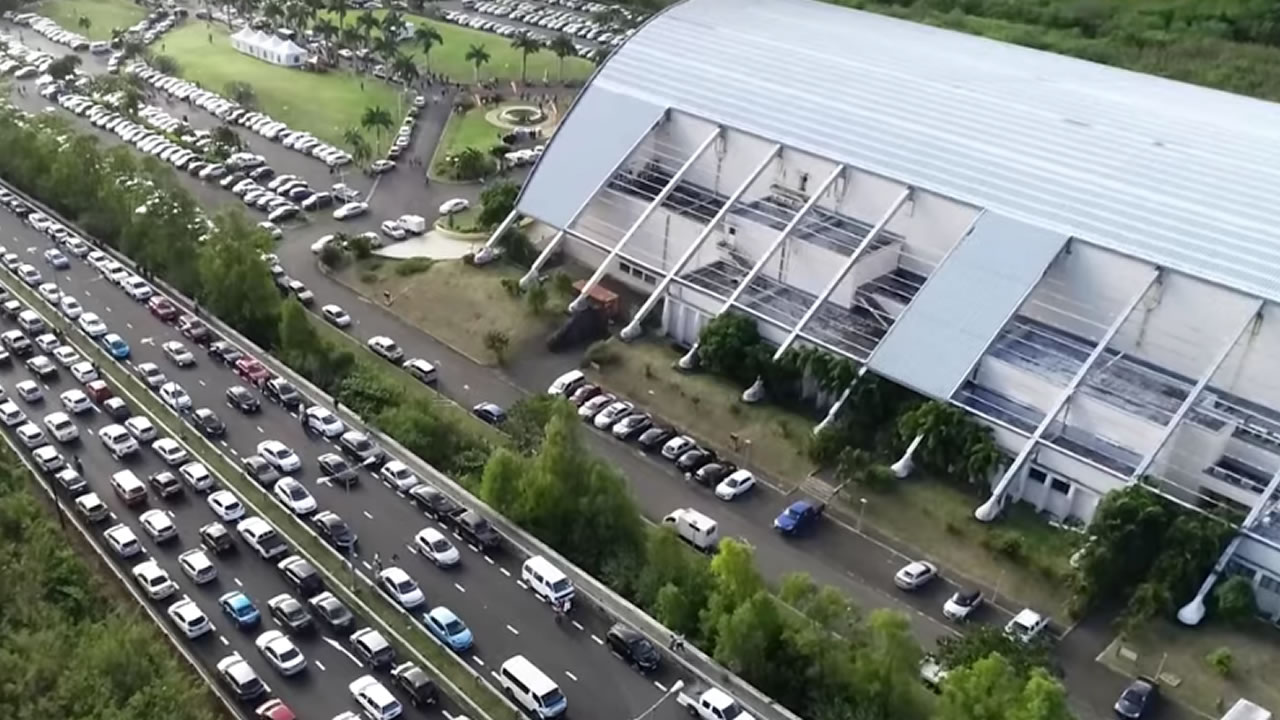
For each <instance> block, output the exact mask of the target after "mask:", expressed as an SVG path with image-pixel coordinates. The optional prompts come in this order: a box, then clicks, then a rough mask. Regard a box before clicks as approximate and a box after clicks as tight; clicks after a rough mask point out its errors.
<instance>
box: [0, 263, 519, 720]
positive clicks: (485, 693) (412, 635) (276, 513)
mask: <svg viewBox="0 0 1280 720" xmlns="http://www.w3.org/2000/svg"><path fill="white" fill-rule="evenodd" d="M4 284H5V285H7V286H8V287H9V288H10V290H11V291H12V292H13V293H14V294H15V295H17V296H19V297H21V298H22V299H23V301H24V302H25V303H26V304H27V305H28V306H29V307H31V308H35V309H37V311H39V310H40V308H41V304H42V302H43V301H41V300H40V299H39V298H37V297H36V295H35V294H34V293H32V292H31V291H30V290H29V289H27V288H25V287H19V286H18V285H17V284H12V285H11V284H9V283H4ZM41 315H44V316H45V318H46V320H49V321H50V323H51V324H52V325H54V326H56V327H59V328H60V329H61V330H62V332H63V337H64V338H66V339H67V340H68V341H69V342H73V343H74V345H75V346H76V347H78V348H79V349H80V350H81V351H85V350H86V349H87V350H88V352H87V353H85V354H86V355H87V356H89V357H91V358H92V360H93V362H94V363H95V364H96V365H97V366H98V369H99V371H100V372H101V373H102V374H103V375H105V376H106V378H107V379H109V380H110V381H111V384H112V385H113V386H115V387H116V388H117V390H118V391H119V392H122V393H127V394H128V396H129V397H130V398H132V399H135V400H136V401H137V403H138V404H140V405H142V406H143V407H142V408H135V410H140V411H142V412H145V414H147V415H149V416H151V417H152V418H153V419H154V420H156V421H157V424H159V425H161V426H163V427H165V428H172V427H173V424H172V423H171V422H169V420H170V419H171V418H173V414H172V412H171V411H170V410H169V408H168V407H166V406H164V405H163V404H162V403H161V402H160V401H159V400H158V399H156V398H155V397H154V396H153V395H152V394H151V393H150V392H149V391H148V390H147V388H146V387H144V386H143V385H142V383H141V382H140V381H139V380H138V379H137V378H136V377H134V376H133V375H132V374H129V373H127V372H124V371H123V370H122V369H121V368H120V366H119V365H117V364H116V361H115V360H114V359H113V358H111V357H108V355H107V354H106V353H105V352H103V351H102V350H101V349H100V348H99V347H98V346H97V345H95V344H93V343H91V342H77V341H75V340H71V337H72V336H71V334H72V333H74V329H73V328H71V327H70V324H69V323H67V322H66V321H65V320H64V319H63V318H62V317H61V316H60V315H56V314H54V313H44V312H41ZM78 339H79V338H76V340H78ZM173 434H174V435H175V436H176V438H177V439H178V440H179V441H180V442H182V443H183V444H185V445H186V446H187V447H189V448H191V449H192V451H194V452H195V453H196V454H197V455H198V456H199V458H200V460H201V462H203V463H204V464H205V465H206V467H208V468H209V469H210V471H212V472H213V473H214V475H216V476H219V477H221V479H222V481H223V483H224V484H226V485H227V486H229V487H230V488H231V489H233V490H235V491H236V493H238V494H239V495H241V496H242V497H246V498H251V499H252V501H253V505H254V506H256V507H257V508H259V509H260V511H261V513H262V514H263V515H264V516H265V517H266V519H267V520H268V521H269V522H271V523H272V525H274V526H275V527H276V528H277V529H278V530H280V532H281V533H283V534H284V535H285V537H287V538H288V540H289V543H290V544H291V545H292V546H293V547H294V548H295V549H297V550H299V551H300V552H302V553H303V554H305V555H306V556H307V557H309V558H310V559H311V560H313V561H314V562H316V563H317V564H318V565H320V566H321V567H322V568H323V569H324V570H325V571H326V572H327V573H328V574H329V575H330V576H331V577H333V578H336V579H343V578H346V579H347V580H348V581H349V582H350V584H348V585H343V584H341V583H339V586H338V587H331V588H330V590H332V591H333V592H335V593H336V594H338V595H339V596H342V598H343V600H344V601H347V602H348V603H349V604H350V598H352V597H356V598H359V599H360V601H361V602H362V603H364V604H365V605H366V606H367V607H369V608H370V609H371V610H372V611H373V612H374V614H376V615H377V616H378V620H379V621H380V622H381V623H382V624H384V625H386V626H387V627H390V628H394V629H395V630H396V631H397V632H398V633H400V634H401V637H403V638H405V640H406V641H407V642H408V643H409V644H410V645H411V646H412V647H413V649H414V650H415V651H417V652H418V653H419V654H421V655H422V656H423V657H425V658H426V659H427V661H428V662H430V663H431V664H432V665H433V666H434V667H435V668H436V669H437V670H438V671H439V672H440V673H441V674H443V675H444V676H445V677H446V678H448V680H449V681H450V682H451V683H453V684H454V685H455V686H457V687H458V688H459V689H462V690H465V691H467V699H468V700H470V701H471V702H472V703H473V704H474V705H475V707H476V708H477V709H479V710H480V711H481V712H483V713H484V714H485V715H486V716H488V717H489V718H491V719H492V720H501V719H503V718H509V717H511V709H510V708H509V707H508V706H507V705H506V704H505V703H504V702H503V701H502V699H501V698H500V697H499V696H498V695H497V694H496V693H495V692H494V691H493V689H492V688H491V687H489V686H488V685H487V684H484V683H480V682H477V680H476V678H475V676H474V675H472V673H471V672H470V668H468V667H466V666H465V665H463V664H462V663H463V660H462V659H461V658H459V657H458V656H457V655H455V654H453V653H451V652H449V651H447V650H445V649H444V648H442V647H441V646H440V645H438V644H437V643H436V642H435V641H434V640H432V639H431V638H430V637H429V636H427V635H426V634H425V633H424V632H423V631H422V629H421V628H420V627H419V626H417V625H416V624H415V623H413V622H412V621H411V620H409V619H408V618H407V617H405V616H404V615H402V614H400V612H399V611H398V610H397V609H395V608H393V607H392V606H391V605H390V604H389V603H388V602H387V600H386V599H385V598H383V597H382V596H381V595H379V594H378V593H376V592H373V591H372V588H371V587H369V586H368V585H360V584H358V582H357V581H355V578H354V569H353V568H351V567H350V566H348V565H347V563H345V562H344V561H343V560H342V559H341V558H339V557H337V555H336V554H335V553H334V552H333V551H332V550H331V549H330V548H329V547H328V546H327V545H324V544H322V543H321V542H320V541H319V540H317V539H316V538H315V537H314V536H313V535H311V533H310V532H309V531H308V530H307V528H305V527H304V526H303V525H302V523H301V521H299V520H298V518H297V517H295V516H294V515H292V514H291V513H289V512H287V511H286V510H284V509H283V508H281V507H279V506H278V505H276V504H275V502H274V501H273V499H272V498H271V497H270V496H269V495H268V494H267V493H266V492H265V491H263V490H262V488H260V487H258V486H257V485H256V484H255V483H252V482H250V481H248V480H247V479H245V477H244V475H243V474H241V473H240V471H239V469H238V468H236V467H235V466H234V465H233V464H232V463H231V462H230V461H229V460H228V459H227V458H226V457H225V456H224V455H222V454H221V453H220V452H218V451H217V450H216V449H214V448H213V447H212V446H211V445H210V444H209V442H208V441H207V440H206V439H205V438H204V437H203V436H201V435H200V434H199V433H196V432H192V431H191V429H190V428H189V427H187V426H186V425H185V424H179V425H177V427H176V429H175V430H174V433H173ZM389 640H393V639H391V638H389ZM402 650H403V648H402Z"/></svg>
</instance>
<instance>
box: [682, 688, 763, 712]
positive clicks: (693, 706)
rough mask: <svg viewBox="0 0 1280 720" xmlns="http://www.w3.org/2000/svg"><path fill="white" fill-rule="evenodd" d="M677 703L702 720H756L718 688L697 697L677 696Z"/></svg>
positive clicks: (703, 692)
mask: <svg viewBox="0 0 1280 720" xmlns="http://www.w3.org/2000/svg"><path fill="white" fill-rule="evenodd" d="M676 702H677V703H679V704H680V707H683V708H684V709H685V710H688V711H689V714H690V715H692V716H694V717H696V718H701V720H754V718H752V717H751V715H749V714H747V711H745V710H743V709H742V706H741V705H739V704H738V701H737V700H734V699H733V698H732V697H730V696H729V694H728V693H726V692H724V691H723V690H719V689H717V688H710V689H708V690H704V691H702V692H701V693H699V694H698V695H696V696H693V695H686V694H685V693H680V694H679V695H676Z"/></svg>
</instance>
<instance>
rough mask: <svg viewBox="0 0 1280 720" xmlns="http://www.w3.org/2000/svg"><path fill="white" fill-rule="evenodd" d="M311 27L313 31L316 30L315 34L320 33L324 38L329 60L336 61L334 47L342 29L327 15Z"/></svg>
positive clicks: (326, 54)
mask: <svg viewBox="0 0 1280 720" xmlns="http://www.w3.org/2000/svg"><path fill="white" fill-rule="evenodd" d="M311 29H312V31H313V32H315V34H317V35H319V36H320V37H321V38H323V39H324V54H325V59H327V60H328V61H329V62H333V61H334V47H333V45H334V40H336V39H337V37H338V34H339V33H340V32H341V29H340V28H339V27H338V26H337V25H335V24H334V23H333V21H332V20H330V19H329V18H327V17H322V18H320V19H319V20H316V22H315V25H314V26H312V28H311Z"/></svg>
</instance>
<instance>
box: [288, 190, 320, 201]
mask: <svg viewBox="0 0 1280 720" xmlns="http://www.w3.org/2000/svg"><path fill="white" fill-rule="evenodd" d="M315 194H316V191H315V190H312V189H311V188H309V187H296V188H294V189H292V190H290V191H289V192H288V195H287V197H288V198H289V199H290V200H292V201H294V202H302V201H303V200H306V199H307V198H309V197H311V196H312V195H315Z"/></svg>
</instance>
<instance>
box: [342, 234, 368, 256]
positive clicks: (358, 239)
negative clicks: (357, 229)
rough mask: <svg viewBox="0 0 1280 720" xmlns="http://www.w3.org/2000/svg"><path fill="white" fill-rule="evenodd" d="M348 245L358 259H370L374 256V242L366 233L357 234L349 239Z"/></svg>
mask: <svg viewBox="0 0 1280 720" xmlns="http://www.w3.org/2000/svg"><path fill="white" fill-rule="evenodd" d="M347 247H349V248H350V250H351V254H352V255H354V256H355V258H356V259H357V260H368V259H369V258H370V257H373V243H372V242H370V241H369V238H367V237H365V236H364V235H356V236H355V237H352V238H351V239H350V240H348V241H347Z"/></svg>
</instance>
